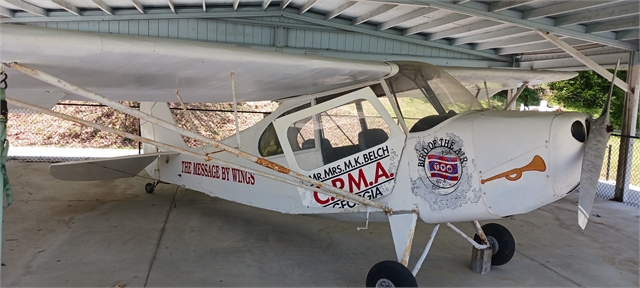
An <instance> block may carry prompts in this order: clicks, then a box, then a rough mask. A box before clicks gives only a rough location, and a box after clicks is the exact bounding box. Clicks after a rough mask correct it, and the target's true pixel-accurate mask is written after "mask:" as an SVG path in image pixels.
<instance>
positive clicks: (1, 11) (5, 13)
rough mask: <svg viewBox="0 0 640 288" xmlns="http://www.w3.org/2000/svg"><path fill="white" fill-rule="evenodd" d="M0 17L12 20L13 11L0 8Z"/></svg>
mask: <svg viewBox="0 0 640 288" xmlns="http://www.w3.org/2000/svg"><path fill="white" fill-rule="evenodd" d="M0 15H2V16H4V17H9V18H13V11H11V9H7V8H4V7H1V6H0Z"/></svg>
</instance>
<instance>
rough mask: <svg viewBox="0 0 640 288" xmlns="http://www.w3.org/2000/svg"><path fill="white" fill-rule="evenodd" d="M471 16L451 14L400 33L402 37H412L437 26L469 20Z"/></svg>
mask: <svg viewBox="0 0 640 288" xmlns="http://www.w3.org/2000/svg"><path fill="white" fill-rule="evenodd" d="M470 17H471V16H467V15H462V14H452V15H448V16H446V17H443V18H440V19H438V20H433V21H430V22H427V23H423V24H420V25H417V26H413V27H411V28H407V29H405V30H404V31H402V35H405V36H407V35H413V34H416V33H420V32H422V31H425V30H429V29H431V28H435V27H438V26H442V25H447V24H451V23H453V22H457V21H461V20H464V19H467V18H470Z"/></svg>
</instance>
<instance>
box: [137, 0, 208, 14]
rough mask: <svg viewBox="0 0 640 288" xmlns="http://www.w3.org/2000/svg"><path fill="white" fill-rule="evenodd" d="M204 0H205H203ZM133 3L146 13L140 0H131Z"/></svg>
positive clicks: (141, 11)
mask: <svg viewBox="0 0 640 288" xmlns="http://www.w3.org/2000/svg"><path fill="white" fill-rule="evenodd" d="M203 1H204V0H203ZM131 3H133V6H135V7H136V9H138V11H140V13H142V14H144V6H142V4H140V1H138V0H131Z"/></svg>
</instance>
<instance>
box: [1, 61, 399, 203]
mask: <svg viewBox="0 0 640 288" xmlns="http://www.w3.org/2000/svg"><path fill="white" fill-rule="evenodd" d="M4 65H5V66H7V67H10V68H13V69H15V70H18V71H20V72H22V73H24V74H26V75H28V76H31V77H33V78H35V79H38V80H41V81H43V82H46V83H49V84H51V85H53V86H56V87H58V88H60V89H64V90H67V91H69V92H71V93H74V94H77V95H80V96H83V97H85V98H87V99H90V100H93V101H97V102H99V103H102V104H104V105H106V106H109V107H111V108H114V109H116V110H118V111H122V112H124V113H126V114H129V115H131V116H134V117H137V118H139V119H141V120H145V121H148V122H151V123H153V124H156V125H158V126H161V127H163V128H166V129H169V130H171V131H175V132H177V133H180V134H182V135H184V136H187V137H190V138H193V139H196V140H200V141H202V142H203V143H207V144H209V145H213V146H214V147H215V148H217V149H221V150H223V151H227V152H229V153H231V154H234V155H236V156H238V157H242V158H244V159H247V160H249V161H251V162H254V163H256V164H258V165H260V166H263V167H266V168H268V169H270V170H273V171H275V172H279V173H282V174H286V175H288V176H291V177H293V178H296V179H298V180H300V181H302V183H296V184H295V185H296V186H300V185H304V184H308V185H307V186H305V187H304V188H306V189H313V190H318V191H321V192H322V193H325V194H327V195H332V196H335V197H337V198H338V199H343V200H348V201H353V202H356V203H359V204H362V205H365V206H371V207H377V208H380V209H381V210H383V211H384V212H385V213H386V214H392V213H393V212H392V210H391V209H390V208H389V207H386V206H383V205H381V204H380V203H376V202H373V201H371V200H369V199H366V198H363V197H361V196H358V195H355V194H352V193H349V192H348V191H345V190H342V189H338V188H336V187H333V186H330V185H325V183H322V182H320V181H317V180H314V179H312V178H309V177H307V176H306V175H303V174H301V173H298V172H295V171H291V170H290V169H289V168H287V167H284V166H282V165H280V164H277V163H274V162H271V161H269V160H266V159H264V158H260V157H257V156H255V155H251V154H249V153H246V152H243V151H240V150H238V149H236V148H233V147H231V146H228V145H226V144H224V143H220V142H218V141H214V140H212V139H209V138H207V137H204V136H202V135H200V134H198V133H195V132H192V131H190V130H187V129H184V128H181V127H179V126H177V125H174V124H171V123H169V122H167V121H164V120H162V119H159V118H156V117H153V116H151V115H149V114H146V113H143V112H141V111H138V110H136V109H133V108H130V107H127V106H125V105H122V104H120V103H118V102H116V101H113V100H111V99H108V98H106V97H104V96H101V95H99V94H96V93H94V92H91V91H89V90H87V89H85V88H82V87H80V86H77V85H74V84H71V83H69V82H66V81H64V80H62V79H59V78H56V77H54V76H52V75H49V74H47V73H44V72H42V71H38V70H36V69H33V68H29V67H26V66H23V65H20V64H18V63H5V64H4ZM13 102H14V103H16V105H18V103H17V102H18V101H15V100H14V101H13ZM21 104H26V103H24V102H22V103H21ZM27 105H28V104H27ZM23 107H24V105H23ZM41 109H42V108H41ZM36 110H39V109H36ZM39 111H42V110H39ZM47 111H48V112H47V113H51V112H53V111H49V110H47ZM43 113H44V112H43ZM54 113H55V112H54ZM62 115H64V114H62ZM64 116H65V117H70V116H68V115H64ZM65 119H67V118H65ZM69 120H70V119H69ZM75 120H82V119H77V118H76V119H75ZM82 121H84V120H82ZM84 122H85V123H83V124H85V125H88V123H89V122H87V121H84ZM86 123H87V124H86ZM91 124H92V125H97V124H95V123H91ZM92 125H89V126H92ZM92 127H94V126H92ZM104 128H108V127H104ZM105 131H108V132H112V133H115V132H113V131H118V130H115V129H111V128H110V129H109V130H105ZM119 132H121V131H119ZM116 134H118V133H116ZM131 136H133V135H131ZM126 137H130V136H126ZM140 138H141V137H135V138H131V139H138V140H142V139H140ZM146 140H149V139H146ZM146 140H145V141H146ZM157 144H160V143H157ZM152 145H155V144H152ZM163 146H164V147H163ZM163 146H158V147H163V148H167V149H171V150H174V151H176V152H181V153H186V151H185V149H180V150H181V151H178V150H176V149H174V148H177V147H173V146H171V147H168V146H169V145H163ZM192 153H193V152H189V153H188V154H190V155H193V154H192ZM194 156H195V155H194ZM202 156H205V157H207V159H205V160H208V161H214V159H212V158H210V157H209V156H208V154H205V155H198V156H196V157H200V158H202ZM215 161H217V162H219V163H220V164H223V165H228V164H231V163H222V162H220V160H217V159H216V160H215ZM232 165H233V166H236V167H238V168H240V169H246V170H248V169H247V168H248V167H242V166H238V165H235V164H232ZM229 166H230V167H233V166H231V165H229ZM252 170H253V169H252ZM250 172H252V171H250ZM256 173H257V174H259V175H263V176H266V175H265V173H260V172H257V171H256ZM268 175H270V174H268ZM272 177H277V176H274V175H270V176H269V178H272ZM272 179H273V178H272ZM280 179H282V180H285V179H284V178H280ZM282 180H278V181H282ZM283 182H285V183H289V184H292V183H291V182H295V181H290V180H288V181H283Z"/></svg>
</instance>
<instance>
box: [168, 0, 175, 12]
mask: <svg viewBox="0 0 640 288" xmlns="http://www.w3.org/2000/svg"><path fill="white" fill-rule="evenodd" d="M167 4H169V9H171V12H173V13H176V6H174V5H173V2H172V1H171V0H167Z"/></svg>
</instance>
